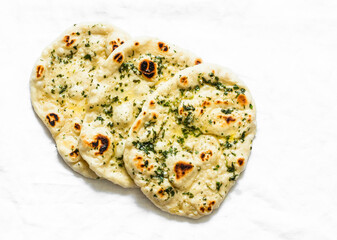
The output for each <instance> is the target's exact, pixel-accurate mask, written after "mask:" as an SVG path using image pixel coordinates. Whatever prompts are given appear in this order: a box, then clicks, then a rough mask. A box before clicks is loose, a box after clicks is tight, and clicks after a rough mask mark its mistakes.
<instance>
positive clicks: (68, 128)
mask: <svg viewBox="0 0 337 240" xmlns="http://www.w3.org/2000/svg"><path fill="white" fill-rule="evenodd" d="M127 39H129V35H128V34H126V33H125V32H123V31H122V30H120V29H118V28H116V27H113V26H111V25H107V24H90V25H86V24H80V25H74V26H73V27H71V28H70V29H68V30H67V31H66V32H64V34H62V35H61V37H60V38H58V39H57V40H56V41H54V42H53V43H52V44H51V45H50V46H48V47H47V48H46V49H45V50H44V51H43V52H42V55H41V57H40V59H39V61H38V62H37V64H36V66H35V67H34V69H33V72H32V76H31V81H30V86H31V88H30V90H31V100H32V105H33V107H34V110H35V112H36V113H37V115H38V116H39V117H40V118H41V120H42V121H43V122H44V124H45V125H46V126H47V127H48V129H49V131H50V132H51V134H52V136H53V138H54V139H55V141H56V145H57V149H58V151H59V153H60V155H61V156H62V158H63V159H64V161H65V162H66V163H67V164H68V165H69V166H70V167H71V168H72V169H73V170H75V171H76V172H78V173H80V174H82V175H83V176H86V177H89V178H97V175H96V174H95V173H94V172H93V171H91V170H90V169H89V167H88V164H87V163H86V162H85V161H83V159H82V157H81V155H80V154H79V149H78V138H79V134H80V131H81V127H82V122H83V118H84V114H85V106H86V103H87V99H88V94H89V85H90V84H91V82H92V79H93V78H94V76H95V74H96V72H97V69H98V67H99V66H100V65H101V64H102V63H103V62H104V61H105V60H106V59H107V57H108V56H109V55H110V53H111V52H112V50H114V49H115V48H117V47H118V46H119V45H121V44H123V43H124V41H126V40H127Z"/></svg>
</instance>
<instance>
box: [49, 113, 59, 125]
mask: <svg viewBox="0 0 337 240" xmlns="http://www.w3.org/2000/svg"><path fill="white" fill-rule="evenodd" d="M46 118H47V120H48V122H49V124H50V126H52V127H54V126H55V124H56V122H58V121H59V116H57V114H55V113H49V114H48V115H47V116H46Z"/></svg>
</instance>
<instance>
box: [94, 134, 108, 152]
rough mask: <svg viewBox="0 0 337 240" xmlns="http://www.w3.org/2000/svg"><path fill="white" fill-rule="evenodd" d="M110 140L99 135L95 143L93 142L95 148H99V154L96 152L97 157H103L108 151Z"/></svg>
mask: <svg viewBox="0 0 337 240" xmlns="http://www.w3.org/2000/svg"><path fill="white" fill-rule="evenodd" d="M109 144H110V140H109V138H108V137H107V136H104V135H102V134H98V135H97V136H96V137H95V138H94V141H93V142H91V146H92V147H93V148H98V152H95V155H102V154H103V153H104V152H105V151H106V150H108V147H109Z"/></svg>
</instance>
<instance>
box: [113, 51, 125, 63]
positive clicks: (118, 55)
mask: <svg viewBox="0 0 337 240" xmlns="http://www.w3.org/2000/svg"><path fill="white" fill-rule="evenodd" d="M113 58H114V61H115V62H118V63H121V62H123V59H124V56H123V54H122V53H116V54H115V56H114V57H113Z"/></svg>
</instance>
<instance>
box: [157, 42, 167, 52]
mask: <svg viewBox="0 0 337 240" xmlns="http://www.w3.org/2000/svg"><path fill="white" fill-rule="evenodd" d="M158 47H159V49H160V50H161V51H163V52H167V51H168V49H169V48H168V46H167V45H166V44H165V43H163V42H158Z"/></svg>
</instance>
